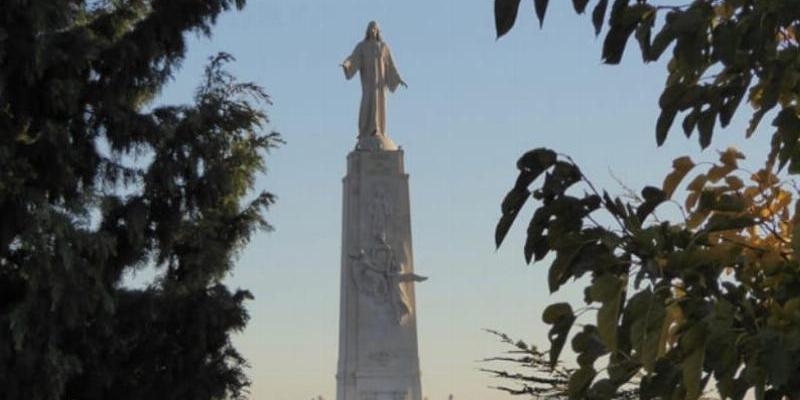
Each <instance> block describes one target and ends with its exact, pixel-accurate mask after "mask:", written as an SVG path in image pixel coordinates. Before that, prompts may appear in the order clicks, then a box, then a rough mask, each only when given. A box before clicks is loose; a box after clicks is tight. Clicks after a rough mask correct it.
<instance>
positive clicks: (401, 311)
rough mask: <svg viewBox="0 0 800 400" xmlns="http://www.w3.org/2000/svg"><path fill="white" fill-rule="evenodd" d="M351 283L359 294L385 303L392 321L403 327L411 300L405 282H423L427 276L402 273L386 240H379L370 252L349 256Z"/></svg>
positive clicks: (381, 238)
mask: <svg viewBox="0 0 800 400" xmlns="http://www.w3.org/2000/svg"><path fill="white" fill-rule="evenodd" d="M350 259H351V260H352V263H353V264H352V265H353V272H352V274H353V281H354V283H355V285H356V288H357V289H358V290H359V292H361V294H363V295H365V296H367V297H369V298H371V299H372V300H373V301H374V302H376V303H378V304H384V305H385V306H387V307H388V309H389V310H390V312H391V316H392V319H393V320H394V321H395V322H396V323H398V324H403V321H404V320H405V319H406V317H407V316H408V315H409V314H410V312H411V306H412V304H411V299H410V297H409V295H408V294H407V293H406V292H405V288H404V286H403V284H404V283H406V282H423V281H425V280H427V279H428V278H427V277H424V276H420V275H417V274H415V273H413V272H403V267H402V265H401V264H400V263H399V262H398V261H397V259H396V258H395V256H394V251H393V250H392V247H391V246H389V244H388V243H386V237H385V236H382V237H380V238H379V239H378V242H377V243H376V244H375V246H374V247H373V248H372V249H370V251H369V252H365V251H364V250H363V249H362V250H359V251H358V252H357V253H356V254H354V255H351V256H350Z"/></svg>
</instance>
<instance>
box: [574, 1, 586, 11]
mask: <svg viewBox="0 0 800 400" xmlns="http://www.w3.org/2000/svg"><path fill="white" fill-rule="evenodd" d="M587 4H589V0H572V6H573V7H575V12H576V13H578V14H583V12H584V11H585V10H586V5H587Z"/></svg>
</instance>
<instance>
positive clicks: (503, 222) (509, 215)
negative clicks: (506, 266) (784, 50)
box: [494, 188, 530, 248]
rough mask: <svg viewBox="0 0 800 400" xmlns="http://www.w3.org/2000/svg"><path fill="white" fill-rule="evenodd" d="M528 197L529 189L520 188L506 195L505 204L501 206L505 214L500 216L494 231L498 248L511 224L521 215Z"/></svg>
mask: <svg viewBox="0 0 800 400" xmlns="http://www.w3.org/2000/svg"><path fill="white" fill-rule="evenodd" d="M528 198H530V191H528V190H527V189H522V190H518V189H516V188H515V189H511V191H510V192H508V194H507V195H506V198H505V199H503V204H502V206H501V210H502V213H503V215H502V216H501V217H500V221H499V222H497V227H496V228H495V233H494V242H495V245H496V246H497V247H498V248H499V247H500V245H501V244H502V243H503V240H504V239H505V237H506V235H507V234H508V231H509V229H510V228H511V225H512V224H513V223H514V220H515V219H516V218H517V215H519V211H520V209H522V206H524V205H525V202H526V201H527V200H528Z"/></svg>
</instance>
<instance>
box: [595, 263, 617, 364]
mask: <svg viewBox="0 0 800 400" xmlns="http://www.w3.org/2000/svg"><path fill="white" fill-rule="evenodd" d="M589 295H590V297H591V299H592V300H593V301H597V302H600V303H602V306H600V310H599V311H598V312H597V329H598V331H599V332H600V337H601V338H602V339H603V344H605V346H606V348H607V349H608V350H610V351H612V352H613V351H616V350H617V327H618V321H619V312H620V307H621V306H622V301H623V297H624V295H625V281H624V280H623V279H620V278H618V277H617V276H614V275H612V274H603V275H601V276H600V277H598V278H596V279H595V280H594V281H593V282H592V286H590V288H589Z"/></svg>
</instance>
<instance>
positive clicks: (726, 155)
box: [719, 147, 745, 169]
mask: <svg viewBox="0 0 800 400" xmlns="http://www.w3.org/2000/svg"><path fill="white" fill-rule="evenodd" d="M744 158H745V157H744V154H742V152H740V151H739V150H737V149H736V148H735V147H728V148H727V149H726V150H725V151H724V152H721V153H720V154H719V161H720V162H721V163H722V165H726V166H729V167H733V168H734V169H735V168H738V167H739V166H738V165H737V161H736V160H744Z"/></svg>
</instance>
